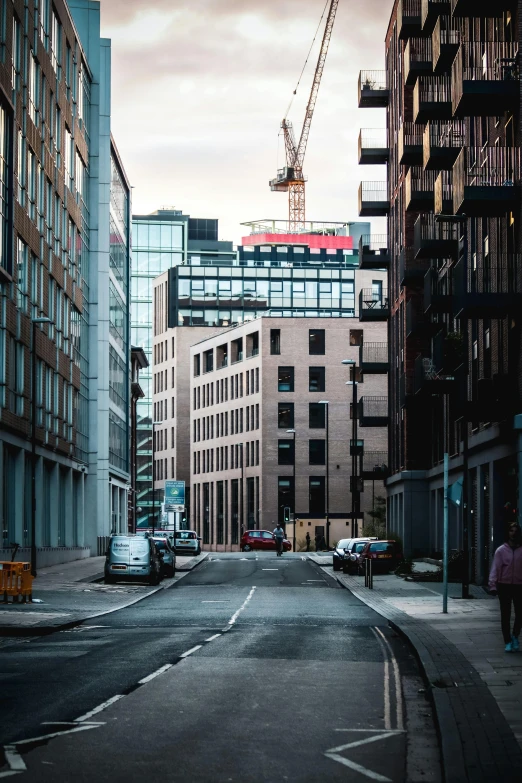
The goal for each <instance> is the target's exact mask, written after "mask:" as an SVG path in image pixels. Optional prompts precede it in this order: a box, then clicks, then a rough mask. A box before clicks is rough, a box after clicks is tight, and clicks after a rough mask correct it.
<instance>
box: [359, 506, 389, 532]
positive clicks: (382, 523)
mask: <svg viewBox="0 0 522 783" xmlns="http://www.w3.org/2000/svg"><path fill="white" fill-rule="evenodd" d="M366 514H367V516H369V517H370V519H369V520H367V521H365V523H364V526H363V535H365V536H377V538H384V537H385V535H386V498H383V497H382V495H378V496H377V497H376V498H375V511H367V512H366Z"/></svg>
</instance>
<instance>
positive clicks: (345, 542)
mask: <svg viewBox="0 0 522 783" xmlns="http://www.w3.org/2000/svg"><path fill="white" fill-rule="evenodd" d="M350 541H351V539H350V538H343V539H342V540H341V541H339V543H338V544H337V549H346V548H347V546H348V544H349V543H350Z"/></svg>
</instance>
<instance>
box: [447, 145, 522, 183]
mask: <svg viewBox="0 0 522 783" xmlns="http://www.w3.org/2000/svg"><path fill="white" fill-rule="evenodd" d="M461 180H462V184H463V185H465V186H470V187H482V188H483V187H499V186H502V185H505V186H512V185H514V184H515V182H516V183H518V182H520V150H519V149H515V148H513V147H464V149H463V150H462V152H461V153H460V155H459V157H458V159H457V163H456V165H455V171H454V186H455V187H457V184H458V182H459V183H460V181H461Z"/></svg>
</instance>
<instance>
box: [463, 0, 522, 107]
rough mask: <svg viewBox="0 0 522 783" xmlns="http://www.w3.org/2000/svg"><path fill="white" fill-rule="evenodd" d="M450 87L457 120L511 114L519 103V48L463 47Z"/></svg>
mask: <svg viewBox="0 0 522 783" xmlns="http://www.w3.org/2000/svg"><path fill="white" fill-rule="evenodd" d="M494 4H495V3H494V2H492V5H494ZM451 84H452V94H451V100H452V107H453V114H454V115H455V116H456V117H496V116H498V115H500V114H503V113H504V112H506V111H510V110H511V109H513V108H514V107H515V106H516V105H517V102H519V101H520V82H519V66H518V44H517V43H507V42H498V41H495V42H488V43H484V42H482V41H474V42H473V43H463V44H461V46H460V48H459V51H458V52H457V56H456V57H455V60H454V62H453V66H452V69H451Z"/></svg>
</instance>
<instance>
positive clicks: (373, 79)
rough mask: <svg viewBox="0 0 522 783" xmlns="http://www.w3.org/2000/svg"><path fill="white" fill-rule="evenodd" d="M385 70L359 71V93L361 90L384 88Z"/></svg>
mask: <svg viewBox="0 0 522 783" xmlns="http://www.w3.org/2000/svg"><path fill="white" fill-rule="evenodd" d="M386 89H387V87H386V71H361V72H360V73H359V95H360V94H361V93H362V92H363V91H366V92H374V91H380V90H386Z"/></svg>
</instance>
